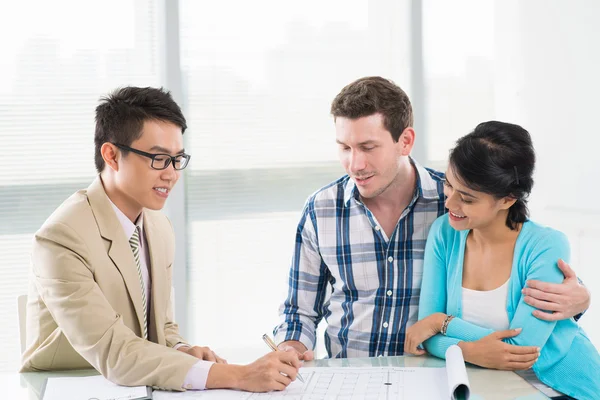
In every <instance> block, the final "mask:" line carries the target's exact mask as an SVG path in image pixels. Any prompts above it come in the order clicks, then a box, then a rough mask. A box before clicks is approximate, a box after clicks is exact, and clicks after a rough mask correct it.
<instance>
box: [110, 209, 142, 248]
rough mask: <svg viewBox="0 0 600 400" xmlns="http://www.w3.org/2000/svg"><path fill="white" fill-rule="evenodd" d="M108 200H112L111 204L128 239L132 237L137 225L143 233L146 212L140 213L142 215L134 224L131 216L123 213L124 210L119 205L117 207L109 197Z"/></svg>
mask: <svg viewBox="0 0 600 400" xmlns="http://www.w3.org/2000/svg"><path fill="white" fill-rule="evenodd" d="M108 201H110V205H111V206H112V208H113V210H115V214H117V218H118V219H119V222H120V223H121V226H122V227H123V230H124V231H125V236H126V237H127V240H129V239H131V236H132V235H133V232H134V231H135V227H136V226H137V227H139V228H140V235H141V234H142V233H143V229H144V213H143V212H142V213H140V216H139V217H138V219H137V221H136V223H135V224H134V223H133V222H131V220H130V219H129V218H127V216H126V215H125V214H124V213H123V211H121V210H120V209H119V207H117V206H116V205H115V203H113V202H112V201H111V200H110V199H108Z"/></svg>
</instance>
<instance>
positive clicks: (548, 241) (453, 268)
mask: <svg viewBox="0 0 600 400" xmlns="http://www.w3.org/2000/svg"><path fill="white" fill-rule="evenodd" d="M468 232H469V231H457V230H455V229H454V228H452V226H450V223H449V221H448V215H447V214H446V215H443V216H441V217H439V218H438V219H437V220H436V221H435V222H434V223H433V225H432V226H431V230H430V232H429V236H428V238H427V244H426V247H425V261H424V267H423V282H422V286H421V297H420V303H419V319H423V318H425V317H427V316H429V315H431V314H433V313H436V312H442V313H445V314H448V315H454V316H455V318H454V319H452V321H451V322H450V324H449V325H448V330H447V336H444V335H441V334H437V335H435V336H434V337H432V338H430V339H428V340H426V341H425V343H424V346H425V349H426V350H427V351H428V352H429V353H431V354H433V355H434V356H436V357H440V358H444V355H445V353H446V349H447V348H448V347H449V346H451V345H453V344H457V343H458V342H461V341H475V340H479V339H481V338H483V337H484V336H487V335H489V334H491V333H493V332H494V331H493V330H491V329H487V328H482V327H480V326H477V325H474V324H472V323H469V322H466V321H464V320H462V319H461V317H462V275H463V258H464V251H465V244H466V241H467V235H468ZM569 252H570V251H569V242H568V240H567V238H566V236H565V235H564V234H562V233H561V232H559V231H556V230H554V229H551V228H547V227H543V226H541V225H538V224H536V223H534V222H531V221H527V222H525V223H524V224H523V228H522V229H521V232H520V233H519V236H518V238H517V242H516V244H515V251H514V257H513V267H512V271H511V274H510V281H509V287H508V300H507V302H506V311H507V312H508V319H509V320H510V328H511V329H513V328H522V329H523V330H522V331H521V333H520V334H519V335H518V336H516V337H513V338H510V339H504V341H505V342H506V343H510V344H515V345H519V346H538V347H540V348H541V349H542V350H541V354H540V357H539V359H538V361H537V362H536V363H535V364H534V366H533V371H534V372H535V374H536V375H537V377H538V379H539V380H540V381H542V382H544V383H545V384H546V385H548V386H550V387H552V388H554V389H555V390H558V391H560V392H562V393H564V394H567V395H569V396H571V397H575V398H577V399H600V355H599V354H598V350H597V349H596V348H595V347H594V345H593V344H592V343H591V342H590V340H589V339H588V337H587V336H586V334H585V332H584V331H583V330H582V329H581V328H580V327H579V325H577V323H576V322H575V321H574V320H573V319H567V320H562V321H558V322H548V321H542V320H540V319H537V318H535V317H534V316H533V315H532V314H531V313H532V311H533V310H534V308H533V307H531V306H530V305H528V304H526V303H525V302H524V301H523V297H524V296H522V294H521V289H522V288H523V287H525V286H526V282H527V280H529V279H537V280H541V281H545V282H554V283H560V282H562V281H563V279H564V276H563V274H562V272H561V271H560V269H559V268H558V266H557V260H558V259H559V258H562V259H563V260H565V261H566V262H568V258H569Z"/></svg>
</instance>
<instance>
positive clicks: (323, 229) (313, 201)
mask: <svg viewBox="0 0 600 400" xmlns="http://www.w3.org/2000/svg"><path fill="white" fill-rule="evenodd" d="M331 113H332V115H333V116H334V120H335V129H336V142H337V143H338V145H339V157H340V160H341V162H342V165H343V166H344V168H345V170H346V172H347V175H345V176H343V177H341V178H340V179H338V180H336V181H335V182H332V183H331V184H329V185H327V186H325V187H324V188H321V189H320V190H318V191H317V192H316V193H314V194H313V195H312V196H310V197H309V198H308V200H307V202H306V204H305V206H304V210H303V212H302V217H301V219H300V222H299V224H298V228H297V231H296V245H295V250H294V256H293V259H292V265H291V269H290V275H289V291H288V296H287V298H286V300H285V302H284V303H283V305H282V306H281V308H280V314H281V316H282V323H281V324H280V325H278V326H277V327H276V328H275V330H274V333H275V341H276V343H279V347H280V348H282V349H283V348H286V347H293V348H294V349H296V351H298V353H299V356H300V357H301V358H302V359H304V360H310V359H312V358H313V353H312V351H311V350H312V349H314V346H315V343H316V340H317V338H316V328H317V325H318V324H319V322H320V321H321V319H322V318H323V317H325V319H326V320H327V323H328V326H327V330H326V332H325V347H326V349H327V353H328V356H329V357H336V358H340V357H342V358H344V357H376V356H388V355H402V354H403V350H404V337H405V332H406V328H407V327H409V326H411V325H412V324H414V323H415V322H416V321H417V307H418V303H419V293H420V287H421V277H422V274H423V255H424V251H425V241H426V239H427V234H428V233H429V228H430V226H431V224H432V223H433V221H435V219H436V218H437V217H439V216H441V215H443V214H444V213H445V212H446V210H445V207H444V201H445V198H444V194H443V183H444V174H443V173H441V172H437V171H433V170H431V169H428V168H424V167H422V166H421V165H419V164H418V163H417V162H416V161H415V160H414V159H412V158H411V157H410V152H411V150H412V147H413V145H414V142H415V131H414V129H413V128H412V125H413V115H412V107H411V104H410V100H409V98H408V96H407V95H406V93H405V92H404V91H403V90H402V89H401V88H400V87H398V86H397V85H395V84H394V83H393V82H391V81H389V80H387V79H384V78H380V77H367V78H362V79H359V80H357V81H355V82H353V83H351V84H349V85H348V86H346V87H345V88H344V89H342V91H341V92H340V93H339V94H338V95H337V96H336V98H335V99H334V100H333V103H332V106H331ZM564 273H565V276H566V279H565V281H564V282H563V283H562V284H560V285H552V284H548V283H545V282H534V283H533V284H530V288H528V289H526V290H529V292H528V293H525V294H526V295H527V297H526V300H528V302H529V303H530V304H531V305H533V306H535V307H538V308H540V309H545V310H549V311H554V313H553V314H550V313H546V312H541V311H540V312H539V313H540V314H539V315H536V316H538V318H543V319H562V318H570V317H572V316H574V315H576V314H579V313H581V312H583V311H584V310H585V309H587V307H588V306H589V302H590V295H589V292H588V290H587V289H586V288H585V287H584V286H583V285H581V284H580V283H579V282H578V280H577V278H576V276H575V274H574V273H573V271H572V270H571V269H570V268H569V267H568V266H566V267H565V269H564ZM511 334H512V335H515V334H516V332H514V333H511ZM506 346H507V351H509V352H510V351H515V352H516V349H514V348H515V347H517V346H511V345H508V344H507V345H506ZM482 349H483V347H482Z"/></svg>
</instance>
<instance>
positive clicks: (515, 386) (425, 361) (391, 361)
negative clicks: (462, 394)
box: [0, 356, 547, 400]
mask: <svg viewBox="0 0 600 400" xmlns="http://www.w3.org/2000/svg"><path fill="white" fill-rule="evenodd" d="M305 366H307V367H322V368H327V367H336V368H340V367H369V366H373V367H386V366H393V367H444V366H445V361H444V360H440V359H437V358H434V357H431V356H422V357H410V356H408V357H377V358H348V359H324V360H316V361H313V362H308V363H305ZM467 373H468V375H469V381H470V384H471V392H472V395H471V399H473V400H496V399H498V400H507V399H521V400H544V399H547V397H546V396H544V395H543V394H542V393H540V392H538V391H537V390H536V389H535V388H534V387H533V386H531V385H530V384H529V383H527V382H525V381H524V380H523V379H521V378H520V377H519V376H518V375H516V374H515V373H513V372H507V371H494V370H486V369H483V368H478V367H473V366H467ZM97 374H98V373H97V372H96V371H95V370H76V371H55V372H26V373H21V374H19V373H16V372H15V373H8V374H0V388H1V389H0V393H2V396H0V397H1V398H3V399H12V400H39V399H40V391H41V388H42V386H43V384H44V382H45V380H46V378H48V377H59V376H90V375H97Z"/></svg>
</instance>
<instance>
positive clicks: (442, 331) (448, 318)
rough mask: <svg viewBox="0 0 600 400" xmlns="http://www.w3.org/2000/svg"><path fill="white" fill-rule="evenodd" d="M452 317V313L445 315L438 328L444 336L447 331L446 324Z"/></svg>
mask: <svg viewBox="0 0 600 400" xmlns="http://www.w3.org/2000/svg"><path fill="white" fill-rule="evenodd" d="M452 318H454V315H447V316H446V318H445V319H444V322H443V323H442V328H441V329H440V333H441V334H442V335H444V336H446V332H447V331H448V324H450V321H452Z"/></svg>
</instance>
